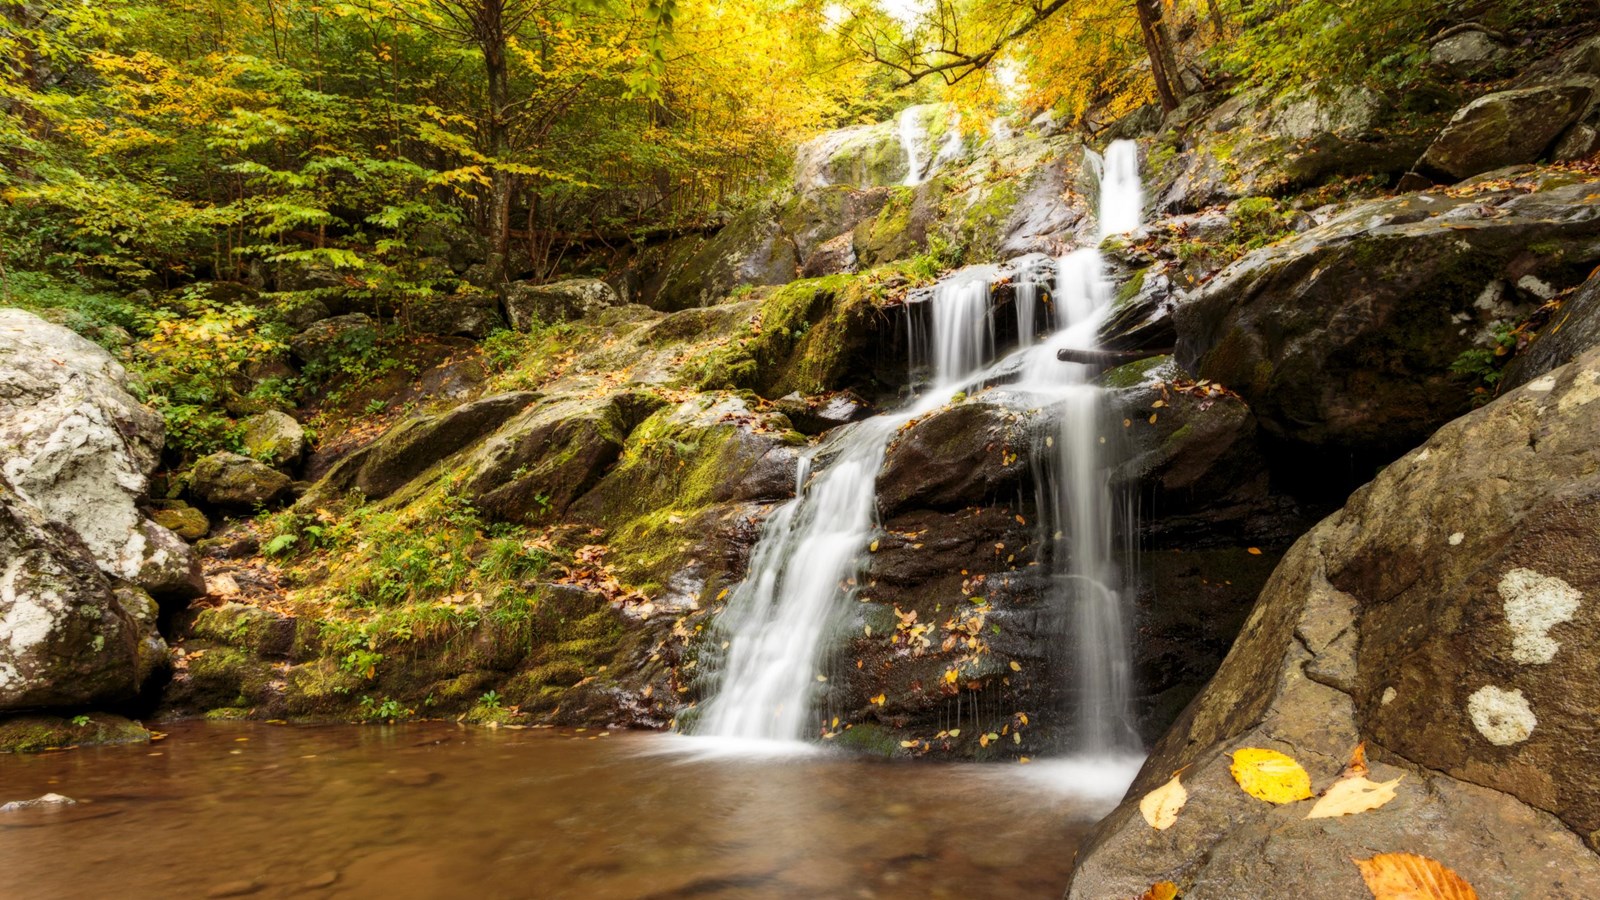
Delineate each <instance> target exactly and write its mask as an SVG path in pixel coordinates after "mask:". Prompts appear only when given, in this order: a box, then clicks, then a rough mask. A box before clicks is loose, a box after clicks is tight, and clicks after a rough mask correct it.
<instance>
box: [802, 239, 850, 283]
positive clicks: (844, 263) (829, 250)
mask: <svg viewBox="0 0 1600 900" xmlns="http://www.w3.org/2000/svg"><path fill="white" fill-rule="evenodd" d="M805 260H806V261H805V264H804V265H803V266H801V269H800V277H802V278H816V277H818V276H821V275H835V274H838V273H840V272H854V271H856V270H857V269H858V268H859V266H858V265H857V263H858V260H857V259H856V248H855V239H854V237H853V236H852V235H851V234H850V233H849V232H848V231H847V232H845V233H844V234H841V235H839V236H838V237H834V238H830V239H829V240H826V241H823V242H822V243H821V244H818V245H817V249H816V250H815V251H813V252H812V253H811V255H809V256H807V257H806V258H805Z"/></svg>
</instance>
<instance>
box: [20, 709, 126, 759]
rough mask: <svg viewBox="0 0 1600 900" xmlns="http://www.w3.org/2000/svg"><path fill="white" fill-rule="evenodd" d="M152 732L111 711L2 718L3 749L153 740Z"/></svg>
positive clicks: (26, 750) (25, 750)
mask: <svg viewBox="0 0 1600 900" xmlns="http://www.w3.org/2000/svg"><path fill="white" fill-rule="evenodd" d="M149 741H150V732H149V731H146V730H145V728H144V726H142V725H140V724H139V723H137V722H133V721H130V720H128V719H124V718H123V717H121V716H113V715H109V714H107V713H90V714H88V715H85V716H79V717H77V718H75V719H65V718H61V717H59V716H16V717H13V718H9V719H0V753H38V752H40V751H43V750H58V749H62V748H67V747H89V746H100V745H107V744H143V743H149Z"/></svg>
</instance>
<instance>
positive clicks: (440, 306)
mask: <svg viewBox="0 0 1600 900" xmlns="http://www.w3.org/2000/svg"><path fill="white" fill-rule="evenodd" d="M405 315H406V318H407V320H408V321H409V322H410V324H411V326H412V327H413V328H415V329H417V330H418V331H421V332H424V333H426V334H438V335H445V336H450V335H459V336H461V337H469V338H473V339H476V340H482V339H483V338H486V337H488V336H489V334H490V333H491V332H493V331H494V330H495V329H497V328H504V327H505V320H504V319H503V318H501V316H500V301H499V299H498V298H497V297H496V296H495V294H494V292H492V291H487V290H483V289H481V288H479V289H472V288H466V289H462V290H458V291H456V292H455V293H452V294H440V295H436V296H433V297H429V298H428V299H427V300H425V301H423V302H420V303H413V304H411V305H410V306H408V307H407V308H406V311H405Z"/></svg>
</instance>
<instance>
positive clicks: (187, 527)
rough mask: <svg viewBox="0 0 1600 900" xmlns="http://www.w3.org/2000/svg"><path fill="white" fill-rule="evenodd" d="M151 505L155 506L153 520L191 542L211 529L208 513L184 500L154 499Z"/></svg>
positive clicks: (151, 517) (152, 514) (152, 513)
mask: <svg viewBox="0 0 1600 900" xmlns="http://www.w3.org/2000/svg"><path fill="white" fill-rule="evenodd" d="M150 505H151V506H153V507H155V510H154V511H153V512H151V513H150V519H151V521H153V522H155V523H156V524H157V525H160V526H161V527H162V528H165V529H167V530H168V531H170V532H172V533H173V534H175V535H177V536H178V537H181V538H183V539H184V540H186V541H188V542H189V543H191V544H192V543H194V542H195V541H198V540H200V539H201V538H203V537H205V536H206V535H207V534H209V533H210V531H211V520H210V519H207V518H206V514H205V513H203V512H201V511H200V510H198V509H195V508H194V507H192V506H190V505H189V504H187V503H185V502H183V501H182V500H153V501H151V503H150Z"/></svg>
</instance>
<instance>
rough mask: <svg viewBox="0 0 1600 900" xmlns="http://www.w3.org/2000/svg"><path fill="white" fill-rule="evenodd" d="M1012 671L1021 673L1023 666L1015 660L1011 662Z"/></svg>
mask: <svg viewBox="0 0 1600 900" xmlns="http://www.w3.org/2000/svg"><path fill="white" fill-rule="evenodd" d="M1011 671H1013V672H1021V671H1022V664H1021V663H1019V662H1017V661H1016V660H1014V659H1013V660H1012V661H1011Z"/></svg>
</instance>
